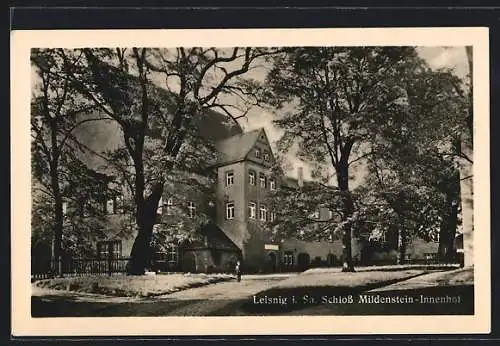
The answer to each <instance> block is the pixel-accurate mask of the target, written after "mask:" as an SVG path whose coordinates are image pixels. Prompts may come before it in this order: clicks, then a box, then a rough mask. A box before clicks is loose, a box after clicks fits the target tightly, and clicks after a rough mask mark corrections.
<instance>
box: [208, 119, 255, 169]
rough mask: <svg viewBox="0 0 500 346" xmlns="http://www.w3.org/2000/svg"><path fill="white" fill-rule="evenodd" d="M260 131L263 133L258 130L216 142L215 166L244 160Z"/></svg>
mask: <svg viewBox="0 0 500 346" xmlns="http://www.w3.org/2000/svg"><path fill="white" fill-rule="evenodd" d="M262 131H264V129H262V128H260V129H256V130H253V131H250V132H244V133H240V134H237V135H235V136H232V137H229V138H226V139H223V140H221V141H219V142H217V144H216V148H217V152H218V159H217V164H218V165H225V164H228V163H232V162H238V161H241V160H244V159H245V157H246V156H247V155H248V153H249V152H250V150H251V149H252V148H253V146H254V145H255V143H256V142H257V139H258V138H259V135H260V133H261V132H262Z"/></svg>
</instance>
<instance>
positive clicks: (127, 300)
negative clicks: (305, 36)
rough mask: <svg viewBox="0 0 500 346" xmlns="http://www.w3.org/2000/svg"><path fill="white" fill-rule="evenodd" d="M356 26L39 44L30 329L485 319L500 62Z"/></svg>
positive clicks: (464, 48)
mask: <svg viewBox="0 0 500 346" xmlns="http://www.w3.org/2000/svg"><path fill="white" fill-rule="evenodd" d="M332 30H333V29H332ZM386 30H387V31H388V33H389V34H390V32H391V29H386ZM428 30H432V29H428ZM435 30H436V34H437V37H445V38H446V37H447V34H446V33H445V34H439V29H435ZM457 30H458V31H459V29H457ZM250 31H251V30H250ZM261 31H262V30H261ZM269 31H270V32H271V31H272V30H269ZM297 31H300V30H297ZM358 31H359V33H358V35H357V36H356V37H357V38H358V39H356V38H353V40H352V42H350V43H349V41H346V40H345V39H343V40H342V41H341V42H338V43H336V42H332V40H331V39H326V40H325V42H324V44H318V42H319V41H318V40H314V43H312V44H307V42H303V41H300V40H299V41H298V44H294V41H293V40H292V41H291V44H290V43H288V41H284V40H283V41H276V44H269V43H268V41H265V40H264V42H265V43H266V44H262V45H259V44H253V42H254V41H252V40H250V42H249V43H250V44H249V43H247V41H248V40H247V39H244V38H242V39H241V44H240V45H238V46H236V45H234V44H230V45H228V44H227V43H226V42H221V44H220V45H216V44H214V43H213V42H215V41H216V39H215V38H214V37H211V39H209V40H208V42H209V43H208V44H207V43H205V42H204V39H203V38H201V37H202V36H199V38H200V39H199V40H198V41H199V43H198V44H197V43H196V42H195V40H193V39H192V38H191V39H187V40H186V41H184V42H183V41H181V40H177V41H176V42H174V43H177V44H174V45H170V44H168V43H169V42H168V40H166V41H165V45H159V44H156V43H157V42H156V41H155V42H153V43H155V44H156V45H153V44H152V42H150V41H148V39H147V35H144V36H139V35H135V36H132V37H131V39H130V42H132V43H131V44H126V45H124V44H123V42H126V41H125V40H123V38H122V39H120V40H117V41H116V44H115V43H114V42H110V41H109V40H108V39H107V38H106V37H107V36H105V35H103V36H104V37H105V38H104V39H103V40H104V41H105V42H104V44H103V42H101V41H99V40H100V38H99V34H97V33H96V34H92V35H88V34H87V39H86V40H85V41H84V45H82V43H80V42H78V39H77V43H75V44H74V45H73V43H70V44H69V45H68V44H60V45H57V40H53V41H51V43H50V45H48V44H44V43H43V42H42V43H41V44H40V45H38V46H37V45H31V46H30V47H28V48H29V57H24V58H25V60H26V63H25V64H24V65H23V66H26V67H27V66H28V63H29V69H28V71H26V72H25V75H26V76H28V78H29V81H28V83H25V84H23V85H25V86H28V87H29V97H28V96H26V95H28V90H22V92H23V95H25V98H26V100H25V101H26V106H25V108H24V109H26V110H28V107H29V120H26V123H28V122H29V131H28V133H29V135H30V137H29V138H30V140H29V145H28V146H26V147H29V150H30V151H29V155H30V156H29V158H28V159H27V162H25V163H24V164H25V165H26V166H25V167H26V171H25V174H30V176H29V177H28V178H27V179H28V180H27V181H26V185H25V186H24V189H25V190H26V191H27V193H28V195H29V201H30V206H29V208H28V209H27V210H28V211H29V212H30V215H29V219H28V220H25V222H26V227H25V230H26V232H28V233H26V234H25V235H24V236H25V238H26V239H25V240H24V241H23V242H22V244H23V245H22V247H23V249H22V250H19V251H20V252H21V253H20V255H23V256H25V255H28V256H29V257H28V258H25V261H26V266H25V267H23V268H29V277H30V280H29V281H28V280H27V279H26V278H23V279H22V280H23V281H22V282H17V284H18V285H20V286H23V287H24V288H23V289H24V290H25V291H27V292H29V297H27V300H26V303H23V304H25V305H26V306H27V308H28V311H29V314H30V316H29V319H30V320H31V321H34V322H33V323H35V324H36V323H38V322H40V323H43V321H44V320H47V321H56V322H52V323H53V324H61V322H57V321H63V319H55V320H54V319H52V318H54V317H57V318H71V319H68V321H69V320H71V323H74V324H73V326H76V325H77V323H78V320H81V319H80V318H83V317H85V318H99V319H97V321H100V320H106V319H105V318H111V320H112V318H114V317H142V318H146V317H201V318H202V319H200V320H198V321H199V322H197V323H200V324H202V323H203V318H204V317H228V320H229V319H230V318H232V317H236V316H238V317H245V318H248V322H245V320H241V319H240V320H239V323H241V324H245V323H252V322H250V321H253V320H252V319H251V318H254V317H259V318H262V317H264V318H276V317H283V316H286V317H290V319H291V320H294V321H295V323H298V324H300V323H301V322H300V320H297V316H301V318H303V317H304V316H323V317H325V318H326V317H330V318H333V316H334V317H335V321H337V320H338V319H340V318H342V317H343V316H363V317H366V318H369V317H370V316H393V317H396V318H397V319H400V318H401V316H404V317H411V316H413V317H414V318H415V317H418V318H419V319H421V320H425V319H428V318H429V319H431V318H433V317H436V316H441V317H443V316H448V317H449V318H457V317H464V318H474V317H475V316H476V315H478V309H480V308H481V306H478V300H477V299H478V295H482V296H483V298H485V299H489V295H488V294H489V293H485V294H483V293H482V292H483V290H484V287H485V286H484V285H485V283H486V285H488V282H489V281H488V280H489V277H488V276H489V271H488V270H487V268H488V266H489V262H488V261H489V257H488V256H489V243H488V239H489V221H488V220H483V221H482V224H481V225H482V227H481V228H480V229H479V230H478V227H477V222H478V221H479V220H478V219H477V210H476V208H478V205H477V204H476V203H477V202H476V200H477V196H478V195H479V196H481V194H482V195H483V196H484V191H483V192H481V191H479V192H477V191H476V190H475V188H476V187H477V186H478V184H477V181H476V179H477V177H476V175H475V173H476V172H477V171H478V170H477V167H476V165H477V161H476V159H477V160H482V161H481V164H482V165H483V166H482V167H484V165H485V164H486V167H488V160H489V159H488V158H487V157H486V158H485V157H482V158H481V157H478V155H476V154H477V151H476V150H477V143H476V141H484V140H487V136H488V135H487V132H485V133H483V132H481V131H479V127H480V126H484V124H486V131H487V130H488V127H487V119H485V118H487V117H488V111H487V110H486V111H485V109H487V108H488V104H483V108H481V110H480V111H479V112H478V111H477V109H478V108H477V105H476V104H475V103H476V102H477V100H481V99H480V98H478V97H477V93H482V91H481V90H475V88H478V85H479V88H481V84H478V83H477V82H476V83H475V78H478V76H477V75H476V73H482V77H484V76H485V73H484V70H481V71H482V72H481V71H479V72H477V71H476V69H477V66H478V63H477V61H478V60H477V59H482V60H481V63H483V62H484V61H485V60H486V61H487V58H488V57H487V56H486V57H485V56H484V54H483V52H484V49H483V50H481V49H482V47H481V46H480V45H478V42H479V41H480V40H479V41H467V40H466V39H464V40H463V41H464V42H463V43H462V44H457V42H459V41H460V39H456V40H455V41H453V40H450V43H449V44H446V40H445V39H441V41H439V42H438V43H437V44H435V43H430V44H425V40H424V39H422V40H421V41H418V42H413V41H415V40H414V39H413V38H412V37H413V36H411V35H408V36H407V42H406V43H404V44H402V43H401V41H400V39H399V41H397V42H396V41H395V42H394V44H391V42H390V40H388V39H384V40H382V42H379V41H380V40H379V41H377V40H372V41H370V37H372V38H373V37H380V36H376V35H367V36H366V38H365V39H363V40H360V39H359V37H363V36H364V33H363V29H358ZM144 33H147V31H145V32H144ZM250 33H251V32H250ZM125 35H126V34H125ZM155 35H156V36H161V35H162V33H161V32H159V33H155ZM257 35H259V34H257ZM282 35H285V36H286V35H288V36H287V37H289V36H290V35H293V32H292V33H291V34H290V33H287V34H282ZM440 35H441V36H440ZM88 36H93V39H94V40H96V44H94V45H92V44H89V43H88V42H89V39H88ZM170 36H172V34H171V35H170ZM254 36H255V35H254ZM299 36H300V35H299ZM420 36H423V37H425V38H427V39H428V38H429V36H432V35H429V34H428V33H427V34H425V33H424V34H423V35H420ZM456 36H461V37H464V36H465V37H466V36H467V35H463V34H460V33H459V34H458V35H456ZM477 36H481V35H477ZM137 37H140V38H142V39H143V41H144V42H143V44H142V45H141V44H140V43H141V41H140V40H139V41H138V40H137ZM301 37H302V36H301ZM398 37H401V35H400V36H398ZM471 37H474V35H471ZM481 37H483V36H481ZM486 39H487V35H486ZM234 41H235V40H232V41H230V42H234ZM236 41H237V39H236ZM483 41H484V40H483ZM178 42H181V43H180V44H179V43H178ZM283 42H287V43H286V44H283ZM422 42H424V43H422ZM54 44H55V45H54ZM478 47H479V48H478ZM25 51H26V52H27V50H26V49H25ZM27 59H29V62H27ZM483 67H484V66H483ZM486 68H487V66H486ZM486 71H487V70H486ZM487 73H488V72H487ZM487 73H486V76H487ZM485 84H487V82H486V83H485ZM486 90H487V89H486ZM482 100H484V98H483V99H482ZM486 101H487V98H486ZM28 104H29V105H28ZM478 118H483V120H478ZM483 128H484V127H483ZM27 136H28V135H26V137H27ZM478 137H479V138H478ZM23 140H24V141H26V139H23ZM480 145H481V144H480ZM482 145H483V147H482V148H485V147H484V146H485V145H486V153H487V149H488V144H487V143H486V144H482ZM473 148H474V150H473ZM474 161H476V162H474ZM30 167H31V168H30ZM28 172H29V173H28ZM479 174H483V175H482V177H485V176H484V174H486V179H487V180H488V182H485V184H489V178H488V175H487V174H488V172H486V171H485V170H482V171H481V173H479ZM13 176H15V173H14V174H13ZM25 180H26V179H25ZM480 184H481V185H483V182H481V183H480ZM486 187H487V185H486ZM487 193H488V194H489V191H487ZM480 203H483V204H481V206H482V209H483V211H487V208H489V205H488V204H487V203H486V204H484V203H485V202H480ZM484 206H486V207H484ZM25 207H28V206H25ZM482 216H483V218H484V217H485V215H484V214H482ZM474 231H476V236H473V235H474ZM477 232H480V233H477ZM477 234H480V236H479V237H480V238H481V239H482V240H478V237H477ZM14 241H15V239H14ZM479 241H481V243H479ZM485 242H486V244H487V246H486V248H485V247H484V244H485ZM18 244H21V243H18ZM478 244H480V245H479V247H478ZM19 246H21V245H19ZM16 248H17V246H16ZM478 256H486V259H482V257H481V262H477V259H478ZM486 262H488V263H486ZM478 263H480V264H481V272H479V274H478ZM485 263H486V264H485ZM13 270H14V269H13ZM26 274H28V273H26ZM478 275H482V278H481V285H483V286H478ZM485 275H486V277H485ZM25 277H27V276H25ZM15 279H16V276H15V275H13V280H15ZM481 287H483V288H481ZM479 305H484V304H479ZM13 309H15V307H13ZM483 311H484V310H483ZM483 317H484V316H483ZM73 318H75V319H73ZM101 318H104V319H101ZM397 319H396V321H397ZM64 320H66V319H64ZM233 320H234V319H233ZM261 321H262V323H264V324H265V320H261ZM96 323H101V322H96ZM178 323H180V324H182V323H186V322H178ZM222 323H225V322H222ZM434 323H436V322H434ZM325 324H326V322H325ZM54 327H55V325H54ZM188 327H189V326H184V327H183V328H184V329H186V328H188ZM250 327H251V326H247V328H250ZM358 327H360V328H365V330H366V328H369V326H364V327H361V326H358ZM406 327H407V328H411V326H408V325H407V326H406ZM192 328H195V327H194V326H192ZM219 328H224V326H223V325H222V326H219ZM228 328H229V327H228ZM242 328H243V327H241V328H240V329H238V330H240V331H241V330H246V329H244V328H243V329H242ZM229 331H230V330H229ZM108 333H109V332H108Z"/></svg>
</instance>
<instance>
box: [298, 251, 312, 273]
mask: <svg viewBox="0 0 500 346" xmlns="http://www.w3.org/2000/svg"><path fill="white" fill-rule="evenodd" d="M310 262H311V257H310V256H309V254H308V253H305V252H302V253H299V256H298V257H297V265H298V267H299V269H300V270H306V269H307V267H308V266H309V263H310Z"/></svg>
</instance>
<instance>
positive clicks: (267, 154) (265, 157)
mask: <svg viewBox="0 0 500 346" xmlns="http://www.w3.org/2000/svg"><path fill="white" fill-rule="evenodd" d="M269 158H270V155H269V153H268V152H267V151H264V161H269Z"/></svg>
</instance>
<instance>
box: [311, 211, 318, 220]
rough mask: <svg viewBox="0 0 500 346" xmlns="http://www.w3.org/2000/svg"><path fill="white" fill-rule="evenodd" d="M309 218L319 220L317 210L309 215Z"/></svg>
mask: <svg viewBox="0 0 500 346" xmlns="http://www.w3.org/2000/svg"><path fill="white" fill-rule="evenodd" d="M311 218H313V219H316V220H317V219H319V210H315V211H314V212H313V213H312V214H311Z"/></svg>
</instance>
